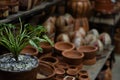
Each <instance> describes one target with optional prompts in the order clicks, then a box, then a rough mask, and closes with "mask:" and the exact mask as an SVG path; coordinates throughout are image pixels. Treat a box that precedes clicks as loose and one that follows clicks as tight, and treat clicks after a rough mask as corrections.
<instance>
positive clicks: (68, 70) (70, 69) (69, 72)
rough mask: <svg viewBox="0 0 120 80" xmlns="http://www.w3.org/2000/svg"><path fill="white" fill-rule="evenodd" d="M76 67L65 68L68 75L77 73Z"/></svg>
mask: <svg viewBox="0 0 120 80" xmlns="http://www.w3.org/2000/svg"><path fill="white" fill-rule="evenodd" d="M78 72H79V71H78V69H72V68H69V69H67V71H66V73H67V74H68V75H70V76H76V75H77V74H78Z"/></svg>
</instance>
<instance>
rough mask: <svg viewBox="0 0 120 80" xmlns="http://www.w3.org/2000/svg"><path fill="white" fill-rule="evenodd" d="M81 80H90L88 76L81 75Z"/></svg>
mask: <svg viewBox="0 0 120 80" xmlns="http://www.w3.org/2000/svg"><path fill="white" fill-rule="evenodd" d="M79 80H90V78H89V76H88V75H81V76H79Z"/></svg>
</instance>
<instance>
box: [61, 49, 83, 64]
mask: <svg viewBox="0 0 120 80" xmlns="http://www.w3.org/2000/svg"><path fill="white" fill-rule="evenodd" d="M62 56H63V57H64V58H63V59H64V61H65V62H66V63H68V64H70V65H80V64H81V63H82V60H83V57H84V54H83V53H81V52H78V51H77V50H66V51H63V52H62Z"/></svg>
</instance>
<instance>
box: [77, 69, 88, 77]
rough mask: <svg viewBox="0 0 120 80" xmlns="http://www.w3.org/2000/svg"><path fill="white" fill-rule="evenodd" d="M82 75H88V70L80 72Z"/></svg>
mask: <svg viewBox="0 0 120 80" xmlns="http://www.w3.org/2000/svg"><path fill="white" fill-rule="evenodd" d="M81 75H88V72H87V70H80V71H79V76H81Z"/></svg>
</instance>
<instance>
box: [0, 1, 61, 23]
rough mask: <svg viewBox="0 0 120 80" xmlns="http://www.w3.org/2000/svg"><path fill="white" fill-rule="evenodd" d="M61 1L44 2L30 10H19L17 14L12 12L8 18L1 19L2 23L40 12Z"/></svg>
mask: <svg viewBox="0 0 120 80" xmlns="http://www.w3.org/2000/svg"><path fill="white" fill-rule="evenodd" d="M60 1H61V0H53V1H52V2H44V3H41V4H40V5H38V6H36V7H34V8H32V9H30V10H28V11H19V12H18V13H16V14H12V15H10V16H8V17H7V18H5V19H2V20H0V23H9V22H11V21H14V20H16V19H17V18H18V17H27V16H32V15H34V14H36V13H38V12H40V11H41V10H44V9H45V8H46V7H49V6H51V5H55V4H57V3H58V2H60Z"/></svg>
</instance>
